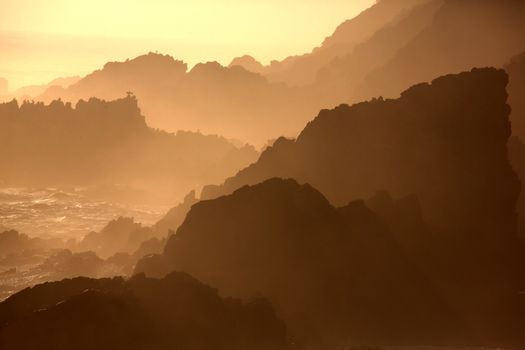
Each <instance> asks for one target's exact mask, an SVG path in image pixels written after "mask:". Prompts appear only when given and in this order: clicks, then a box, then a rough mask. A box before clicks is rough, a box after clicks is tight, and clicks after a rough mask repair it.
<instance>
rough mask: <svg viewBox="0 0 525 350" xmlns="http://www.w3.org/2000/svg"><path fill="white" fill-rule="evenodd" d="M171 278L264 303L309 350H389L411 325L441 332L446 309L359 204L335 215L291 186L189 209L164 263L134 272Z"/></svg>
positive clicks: (278, 184)
mask: <svg viewBox="0 0 525 350" xmlns="http://www.w3.org/2000/svg"><path fill="white" fill-rule="evenodd" d="M411 214H412V213H411ZM173 269H176V270H180V271H186V272H188V273H190V274H193V275H195V276H197V278H199V279H201V280H203V281H206V283H209V284H211V285H215V286H217V287H219V290H220V292H221V293H224V294H225V295H231V296H237V297H239V296H240V297H245V298H249V297H253V296H255V295H263V296H267V297H269V298H270V299H271V300H272V302H273V303H274V305H276V308H277V310H278V311H279V313H280V314H281V315H282V316H283V317H284V319H285V320H286V321H288V322H289V325H290V327H291V329H292V330H293V331H294V334H298V335H300V336H301V337H305V338H306V339H303V340H307V341H308V342H310V343H317V342H325V341H329V342H332V341H333V342H334V343H331V344H332V345H334V344H337V342H339V341H342V339H345V337H346V338H348V339H351V341H353V342H356V344H360V343H363V342H365V343H366V342H370V341H379V340H381V341H386V342H394V343H395V342H396V341H397V340H399V338H402V337H403V334H404V335H408V334H409V333H411V334H412V335H413V336H414V338H413V339H416V338H418V337H419V336H420V335H419V334H417V335H416V334H414V332H413V330H412V329H413V327H415V325H416V324H418V325H419V326H421V327H423V325H425V327H426V329H431V328H432V326H430V325H436V324H440V325H441V326H442V327H445V328H448V327H449V326H450V325H446V322H444V321H443V320H444V319H445V315H444V314H445V313H446V311H445V310H446V309H447V308H446V305H442V301H441V300H440V298H439V296H437V295H435V294H434V292H433V291H432V290H431V289H430V288H428V287H429V286H428V285H427V283H426V281H425V280H424V278H422V277H421V276H420V275H419V274H418V271H417V269H415V268H414V266H413V265H412V264H411V263H410V262H409V260H407V259H406V257H405V256H404V254H403V252H402V250H401V249H400V248H399V247H398V246H397V243H396V242H395V240H394V237H393V235H392V233H391V232H390V230H389V228H388V227H387V226H386V225H385V224H384V223H383V221H382V220H381V219H379V218H378V217H377V216H376V215H375V214H374V213H373V212H371V211H370V210H369V209H367V208H366V206H365V205H364V203H363V202H360V201H357V202H352V203H350V204H349V205H348V206H345V207H342V208H340V209H336V208H334V207H332V206H331V205H330V204H329V203H328V201H327V200H326V199H325V198H324V197H323V196H322V195H321V193H319V192H318V191H316V190H314V189H313V188H311V187H310V186H308V185H303V186H300V185H298V184H297V183H296V182H295V181H293V180H280V179H272V180H268V181H266V182H264V183H261V184H259V185H256V186H253V187H243V188H241V189H239V190H237V191H236V192H235V193H234V194H233V195H231V196H226V197H221V198H219V199H217V200H213V201H202V202H199V203H198V204H196V205H194V206H193V208H192V209H191V211H190V213H189V214H188V216H187V218H186V221H185V222H184V223H183V225H182V226H181V227H180V228H179V230H178V231H177V234H176V235H174V236H172V237H171V238H170V239H169V241H168V243H167V245H166V249H165V251H164V254H163V256H152V257H149V258H146V259H144V260H143V261H142V262H140V263H139V265H138V267H137V271H145V272H146V273H147V274H152V275H156V276H159V275H163V274H165V273H167V272H169V271H171V270H173ZM405 286H410V289H411V291H409V290H408V289H407V288H406V287H405ZM415 305H417V306H415ZM401 314H403V315H404V316H403V317H400V315H401ZM429 315H433V316H429ZM447 321H450V322H452V323H453V322H454V321H455V320H454V319H448V320H447ZM371 324H374V325H375V326H374V327H370V325H371ZM418 339H421V341H423V338H418ZM414 341H415V342H416V343H417V340H414Z"/></svg>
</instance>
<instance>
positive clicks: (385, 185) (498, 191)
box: [202, 69, 520, 234]
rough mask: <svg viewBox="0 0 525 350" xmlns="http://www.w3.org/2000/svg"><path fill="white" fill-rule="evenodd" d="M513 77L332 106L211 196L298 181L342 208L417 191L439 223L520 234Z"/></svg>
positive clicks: (458, 81)
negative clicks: (510, 92)
mask: <svg viewBox="0 0 525 350" xmlns="http://www.w3.org/2000/svg"><path fill="white" fill-rule="evenodd" d="M507 81H508V78H507V75H506V74H505V72H503V71H500V70H496V69H474V70H472V71H471V72H465V73H461V74H458V75H449V76H444V77H441V78H438V79H436V80H434V81H433V82H432V83H431V84H426V83H425V84H419V85H416V86H414V87H412V88H410V89H408V90H406V91H405V92H403V93H402V95H401V97H400V98H399V99H397V100H383V99H374V100H372V101H369V102H364V103H360V104H356V105H353V106H347V105H342V106H339V107H337V108H335V109H333V110H323V111H321V113H320V114H319V116H318V117H317V118H316V119H314V120H313V121H312V122H310V123H308V125H307V126H306V127H305V129H304V130H303V131H302V132H301V134H300V135H299V137H298V138H297V140H288V139H284V138H281V139H279V140H277V141H276V142H275V144H274V145H273V147H270V148H268V149H267V150H266V151H264V152H263V154H262V155H261V157H260V158H259V160H258V161H257V162H256V163H254V164H252V165H250V166H249V167H247V168H245V169H243V170H241V171H240V172H239V173H238V174H237V175H235V176H234V177H231V178H229V179H227V180H226V182H225V183H224V184H223V185H222V186H218V187H217V186H207V187H205V188H204V189H203V192H202V198H203V199H208V198H214V197H217V196H219V195H221V194H227V193H231V192H232V191H233V190H235V189H237V188H239V187H241V186H243V185H246V184H255V183H258V182H261V181H263V180H265V179H268V178H271V177H275V176H278V177H284V178H288V177H292V178H295V179H297V180H298V181H301V182H307V183H310V184H312V186H315V187H316V188H318V189H319V190H320V191H321V192H322V193H323V194H324V195H325V196H326V197H327V198H328V199H329V200H330V201H331V202H332V203H334V204H336V205H342V204H344V203H346V202H347V201H348V200H349V199H351V198H368V197H370V196H371V195H373V193H374V192H375V191H377V190H382V189H384V190H387V191H389V192H390V193H391V194H392V195H393V196H395V197H400V196H405V195H409V194H415V195H417V196H418V198H419V199H420V201H421V205H422V210H423V215H424V217H425V219H426V220H428V222H429V224H431V225H435V226H437V227H442V228H446V229H453V230H458V231H462V232H473V233H476V234H480V233H484V232H485V233H489V234H493V233H494V232H501V233H505V234H513V233H515V232H516V221H517V218H516V215H517V214H516V211H515V204H516V201H517V198H518V195H519V192H520V183H519V179H518V178H517V176H516V174H515V173H514V171H513V170H512V168H511V166H510V164H509V162H508V160H507V140H508V138H509V136H510V123H509V113H510V108H509V106H508V105H507V104H506V99H507V93H506V91H505V87H506V85H507ZM480 198H486V199H485V200H483V201H480Z"/></svg>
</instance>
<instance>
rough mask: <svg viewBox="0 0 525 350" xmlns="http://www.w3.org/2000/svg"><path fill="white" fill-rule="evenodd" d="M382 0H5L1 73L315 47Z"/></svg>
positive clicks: (51, 72)
mask: <svg viewBox="0 0 525 350" xmlns="http://www.w3.org/2000/svg"><path fill="white" fill-rule="evenodd" d="M373 2H375V0H266V1H259V0H237V1H233V0H172V1H168V0H141V1H137V0H89V1H85V0H82V1H80V0H2V1H1V3H2V6H1V7H2V11H1V13H0V77H4V78H7V79H8V80H9V83H10V88H11V89H15V88H18V87H20V86H24V85H30V84H38V83H46V82H48V81H50V80H52V79H53V78H56V77H59V76H70V75H77V74H80V75H83V74H86V73H88V72H90V71H92V70H94V69H96V68H98V67H100V66H102V65H103V64H104V63H105V62H107V61H114V60H124V59H126V58H133V57H135V56H138V55H140V54H143V53H147V52H149V51H158V52H160V53H167V54H170V55H172V56H174V57H176V58H179V59H183V60H184V61H186V62H188V63H189V64H190V65H193V64H195V63H197V62H206V61H219V62H221V63H222V64H228V63H229V62H230V61H231V59H232V58H233V57H235V56H240V55H243V54H251V55H253V56H254V57H256V58H257V59H258V60H260V61H262V62H264V63H267V62H269V61H270V60H272V59H282V58H284V57H286V56H289V55H293V54H300V53H304V52H308V51H310V50H311V49H312V48H313V47H315V46H318V45H319V44H320V43H321V42H322V40H323V39H324V37H326V36H327V35H329V34H331V33H332V32H333V30H334V29H335V28H336V27H337V25H338V24H340V23H341V22H343V21H344V20H345V19H349V18H351V17H353V16H355V15H357V14H358V13H359V12H360V11H362V10H363V9H365V8H366V7H369V6H370V5H371V4H372V3H373Z"/></svg>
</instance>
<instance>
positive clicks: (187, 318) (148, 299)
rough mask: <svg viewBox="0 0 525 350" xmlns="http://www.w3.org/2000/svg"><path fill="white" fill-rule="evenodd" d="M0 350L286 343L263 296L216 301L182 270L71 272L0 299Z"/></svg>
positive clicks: (259, 347)
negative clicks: (99, 275) (95, 275)
mask: <svg viewBox="0 0 525 350" xmlns="http://www.w3.org/2000/svg"><path fill="white" fill-rule="evenodd" d="M0 323H1V326H0V347H1V348H2V349H6V350H9V349H123V350H124V349H125V350H129V349H151V348H157V349H168V348H178V349H224V350H226V349H228V350H235V349H239V350H241V349H255V350H263V349H264V350H276V349H277V350H278V349H285V348H287V339H286V331H285V327H284V325H283V323H282V322H281V321H279V320H277V319H276V317H275V315H274V312H273V310H272V308H271V306H270V305H269V304H268V302H266V301H264V300H262V299H258V300H253V301H251V302H248V303H241V302H240V301H239V300H235V299H221V298H220V297H219V296H218V295H217V292H216V290H214V289H212V288H210V287H208V286H206V285H203V284H202V283H200V282H198V281H196V280H195V279H193V278H191V277H190V276H188V275H186V274H181V273H172V274H170V275H168V276H166V277H165V278H164V279H162V280H155V279H147V278H145V277H144V276H135V277H134V278H132V279H131V280H129V281H124V280H123V279H111V280H109V279H103V280H92V279H86V278H75V279H72V280H64V281H61V282H55V283H47V284H43V285H39V286H36V287H34V288H32V289H26V290H24V291H22V292H20V293H18V294H16V295H14V296H12V297H11V298H9V299H7V300H6V301H4V302H3V303H0Z"/></svg>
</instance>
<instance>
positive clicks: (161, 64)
mask: <svg viewBox="0 0 525 350" xmlns="http://www.w3.org/2000/svg"><path fill="white" fill-rule="evenodd" d="M134 68H137V69H143V68H145V69H150V70H159V69H166V72H165V73H169V72H172V71H178V72H180V73H185V72H186V71H187V69H188V65H187V64H186V63H184V62H183V61H180V60H176V59H174V58H173V57H172V56H170V55H163V54H159V53H153V52H150V53H148V54H145V55H141V56H137V57H135V58H133V59H131V60H129V59H128V60H126V61H125V62H108V63H106V64H105V65H104V69H105V70H109V71H117V70H123V69H134Z"/></svg>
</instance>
